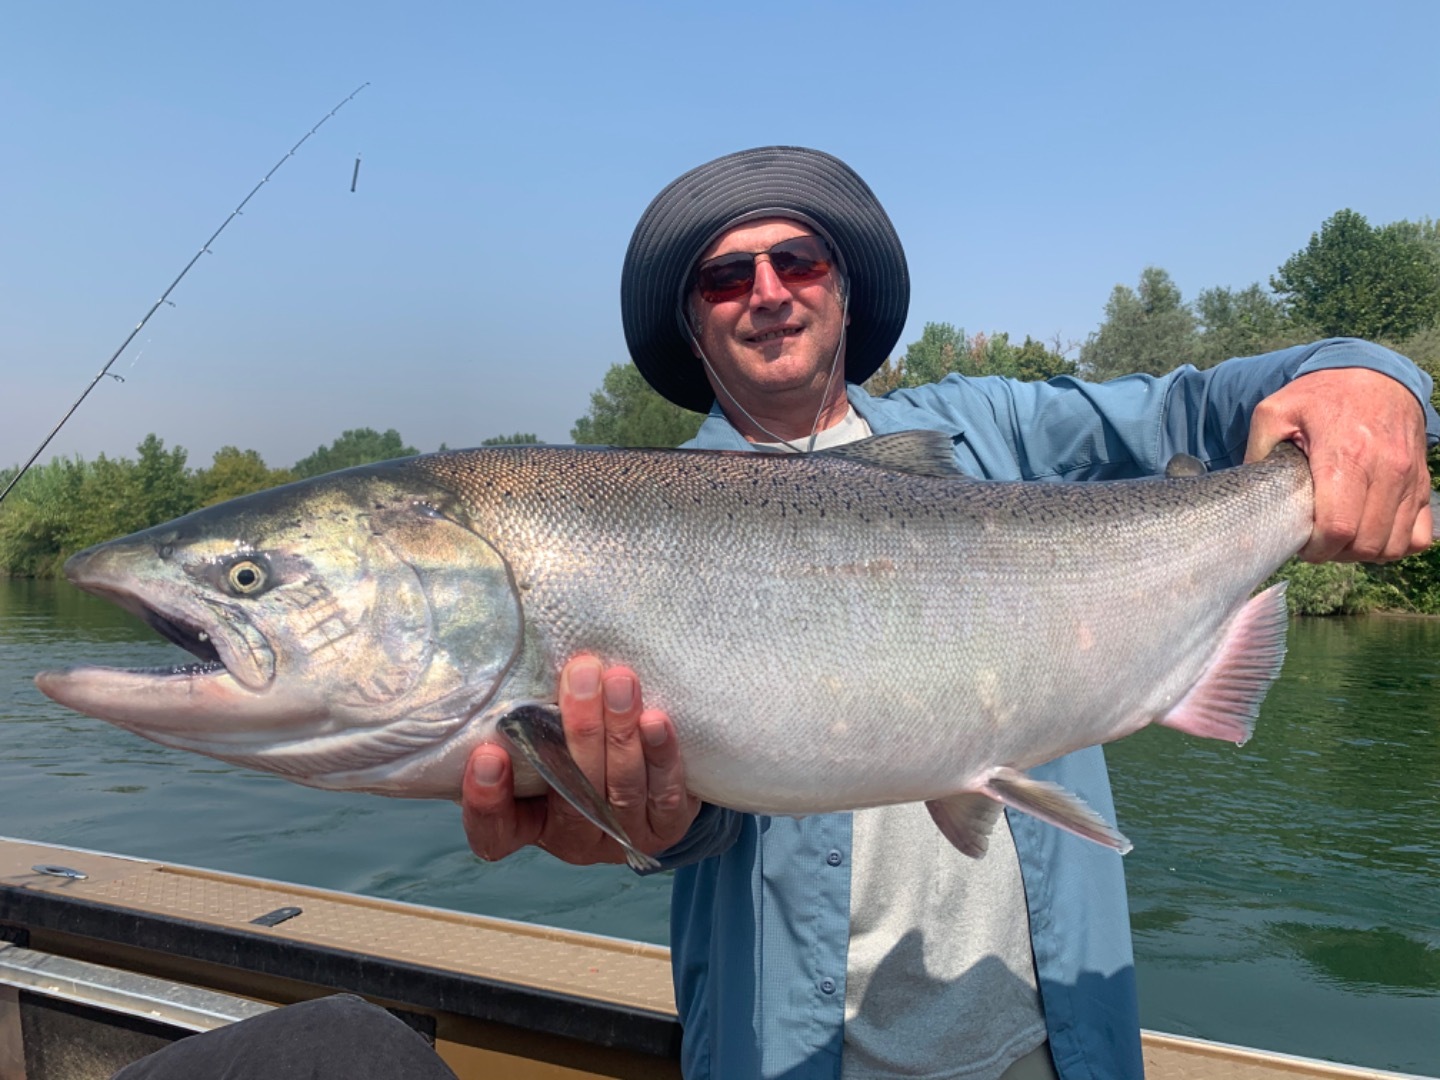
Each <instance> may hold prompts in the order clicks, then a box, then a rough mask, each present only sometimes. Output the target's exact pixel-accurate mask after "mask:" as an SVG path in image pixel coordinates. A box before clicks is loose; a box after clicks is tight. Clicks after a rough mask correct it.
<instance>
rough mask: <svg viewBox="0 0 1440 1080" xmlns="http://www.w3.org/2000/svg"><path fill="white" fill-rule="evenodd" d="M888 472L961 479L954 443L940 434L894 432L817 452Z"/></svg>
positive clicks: (943, 434) (935, 432)
mask: <svg viewBox="0 0 1440 1080" xmlns="http://www.w3.org/2000/svg"><path fill="white" fill-rule="evenodd" d="M817 453H820V454H824V455H825V456H826V457H838V458H846V459H848V460H850V461H859V462H863V463H864V464H866V465H874V466H875V467H876V468H880V469H889V470H890V471H891V472H903V473H914V474H915V475H916V476H963V475H964V474H963V473H962V472H961V471H960V468H959V466H957V465H956V464H955V444H954V443H953V442H952V441H951V439H950V436H949V435H946V434H945V433H944V432H943V431H897V432H894V433H893V434H890V435H872V436H871V437H870V438H868V439H860V440H859V441H857V442H852V443H843V444H842V445H840V446H831V447H827V448H826V449H824V450H820V451H817Z"/></svg>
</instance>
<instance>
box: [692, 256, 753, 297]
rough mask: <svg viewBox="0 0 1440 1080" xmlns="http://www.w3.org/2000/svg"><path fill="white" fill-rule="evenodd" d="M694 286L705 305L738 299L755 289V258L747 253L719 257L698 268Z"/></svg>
mask: <svg viewBox="0 0 1440 1080" xmlns="http://www.w3.org/2000/svg"><path fill="white" fill-rule="evenodd" d="M695 284H696V287H697V288H699V290H700V296H701V297H702V298H703V299H704V300H705V302H706V303H707V304H720V303H724V302H725V301H726V300H735V299H738V298H739V297H741V296H744V295H745V294H746V293H748V292H749V291H750V290H751V289H752V288H754V287H755V256H754V255H753V254H752V253H750V252H748V251H735V252H731V253H730V254H729V255H719V256H717V257H715V258H713V259H711V260H710V261H709V262H707V263H705V264H704V265H702V266H701V267H700V269H699V271H698V272H697V273H696V275H695Z"/></svg>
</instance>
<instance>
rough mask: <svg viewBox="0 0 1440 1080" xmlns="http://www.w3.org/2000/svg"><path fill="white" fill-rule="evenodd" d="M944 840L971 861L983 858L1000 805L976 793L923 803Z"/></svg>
mask: <svg viewBox="0 0 1440 1080" xmlns="http://www.w3.org/2000/svg"><path fill="white" fill-rule="evenodd" d="M925 809H926V810H929V811H930V817H931V818H932V819H934V821H935V824H936V826H938V827H939V829H940V831H941V832H942V833H944V834H945V839H946V840H949V841H950V843H952V844H954V845H955V849H956V850H957V851H959V852H960V853H961V854H962V855H969V856H970V858H972V859H979V858H981V857H982V856H984V854H985V851H986V849H987V848H989V846H990V830H991V829H993V828H994V827H995V819H996V818H998V817H999V816H1000V804H999V803H998V802H996V801H995V800H994V799H992V798H991V797H990V796H989V795H986V794H985V793H983V792H979V791H963V792H961V793H960V794H959V795H951V796H949V797H948V798H944V799H931V800H930V801H929V802H927V803H926V804H925Z"/></svg>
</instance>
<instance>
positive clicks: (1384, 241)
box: [0, 209, 1440, 614]
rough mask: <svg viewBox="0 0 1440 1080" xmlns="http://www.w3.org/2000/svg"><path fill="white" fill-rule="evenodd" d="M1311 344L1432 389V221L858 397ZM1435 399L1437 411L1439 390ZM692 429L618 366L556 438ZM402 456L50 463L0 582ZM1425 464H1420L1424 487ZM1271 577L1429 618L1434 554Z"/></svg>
mask: <svg viewBox="0 0 1440 1080" xmlns="http://www.w3.org/2000/svg"><path fill="white" fill-rule="evenodd" d="M1318 337H1361V338H1366V339H1369V340H1372V341H1379V342H1382V343H1384V344H1387V345H1390V346H1392V347H1394V348H1396V349H1397V350H1398V351H1400V352H1403V353H1405V354H1406V355H1408V356H1410V357H1411V358H1412V359H1413V360H1415V361H1416V362H1417V363H1418V364H1420V366H1421V367H1423V368H1425V369H1426V370H1427V371H1428V372H1429V373H1430V374H1431V376H1432V377H1433V378H1434V379H1435V381H1436V383H1437V385H1440V224H1437V222H1435V221H1432V220H1430V219H1428V218H1427V219H1424V220H1422V221H1419V222H1411V221H1398V222H1393V223H1391V224H1388V225H1383V226H1374V225H1371V224H1370V223H1369V222H1368V221H1367V220H1366V219H1365V217H1364V216H1363V215H1361V214H1358V213H1356V212H1355V211H1353V210H1348V209H1347V210H1341V211H1339V212H1338V213H1336V214H1334V215H1333V216H1332V217H1330V218H1329V219H1328V220H1326V221H1325V222H1324V223H1323V224H1322V225H1321V227H1320V229H1319V231H1318V232H1316V233H1314V234H1313V235H1312V236H1311V237H1310V241H1309V243H1308V244H1307V245H1306V246H1305V247H1303V248H1301V249H1300V250H1298V251H1296V252H1295V253H1294V254H1292V255H1291V256H1290V257H1289V258H1288V259H1286V260H1285V261H1284V262H1283V263H1282V264H1281V265H1280V266H1279V267H1277V269H1276V271H1275V273H1274V274H1273V275H1272V276H1271V277H1270V279H1269V282H1268V287H1267V286H1262V285H1261V284H1260V283H1259V282H1254V283H1252V284H1250V285H1247V286H1245V287H1244V288H1240V289H1234V288H1230V287H1228V286H1225V287H1214V288H1209V289H1204V290H1202V291H1201V292H1200V293H1198V294H1197V295H1196V297H1195V299H1194V300H1193V301H1187V300H1186V299H1185V298H1184V296H1183V295H1182V293H1181V290H1180V289H1179V287H1178V286H1177V285H1176V284H1175V282H1174V280H1173V279H1172V278H1171V277H1170V275H1169V273H1167V272H1166V271H1165V270H1164V269H1162V268H1160V267H1156V266H1149V267H1145V268H1144V269H1143V270H1142V271H1141V273H1140V277H1139V280H1138V282H1137V284H1136V286H1135V287H1133V288H1132V287H1131V286H1129V285H1125V284H1117V285H1116V286H1115V287H1114V289H1113V290H1112V292H1111V294H1110V297H1109V300H1108V301H1107V302H1106V305H1105V317H1104V319H1103V320H1102V321H1101V323H1100V325H1099V326H1098V327H1097V328H1096V330H1095V331H1094V332H1093V333H1091V334H1090V335H1089V336H1088V337H1087V338H1086V340H1085V341H1084V342H1082V343H1073V342H1065V341H1062V340H1058V339H1057V340H1055V341H1051V342H1039V341H1036V340H1034V339H1032V338H1030V337H1028V336H1027V337H1026V338H1025V339H1024V341H1023V342H1020V343H1018V344H1017V343H1016V342H1015V341H1013V340H1012V338H1011V336H1010V334H1008V333H1006V332H1003V331H998V332H991V333H975V334H968V333H966V331H965V330H963V329H961V328H959V327H957V326H955V325H954V324H952V323H946V322H932V323H926V324H925V327H924V330H923V331H922V332H921V335H920V338H919V339H918V340H916V341H913V342H911V343H910V344H908V345H907V346H906V347H905V351H904V352H903V353H902V354H901V355H899V356H896V357H892V358H890V359H889V360H887V361H886V362H885V364H884V365H883V366H882V367H881V368H880V370H879V371H877V372H876V373H875V375H874V376H872V377H871V379H870V380H869V382H867V384H866V387H867V389H869V390H870V391H871V392H873V393H887V392H889V391H892V390H895V389H899V388H903V387H908V386H918V385H922V384H925V383H929V382H934V381H937V380H939V379H942V378H945V377H946V376H948V375H951V374H959V375H964V376H970V377H978V376H986V375H1000V376H1005V377H1009V378H1016V379H1023V380H1029V381H1033V380H1044V379H1051V378H1055V377H1057V376H1061V375H1077V376H1080V377H1082V378H1086V379H1092V380H1103V379H1108V378H1114V377H1116V376H1119V375H1125V374H1130V373H1132V372H1145V373H1148V374H1154V375H1158V374H1163V373H1165V372H1167V371H1170V370H1173V369H1174V368H1176V367H1178V366H1180V365H1182V364H1193V365H1195V366H1196V367H1199V368H1206V367H1210V366H1213V365H1214V364H1217V363H1219V362H1221V361H1222V360H1225V359H1228V358H1230V357H1233V356H1249V355H1254V354H1256V353H1261V352H1267V351H1269V350H1272V349H1278V348H1283V347H1285V346H1287V345H1294V344H1298V343H1301V342H1305V341H1311V340H1314V339H1315V338H1318ZM1432 402H1433V403H1435V404H1437V405H1440V394H1436V395H1434V396H1433V398H1432ZM702 419H703V418H702V417H700V416H698V415H696V414H694V413H691V412H688V411H686V410H684V409H681V408H679V407H678V406H675V405H672V404H670V403H669V402H668V401H666V400H665V399H664V398H662V397H660V395H658V394H657V393H655V391H653V390H652V389H651V388H650V387H649V385H648V384H647V383H646V382H645V380H644V379H643V378H642V377H641V375H640V373H639V371H638V370H637V369H636V368H635V367H634V365H632V364H629V363H620V364H615V365H613V366H611V368H610V369H609V370H608V371H607V372H606V373H605V375H604V378H603V379H602V381H601V385H600V387H599V388H598V389H597V390H595V391H594V392H593V393H592V394H591V397H590V406H589V409H588V410H587V412H586V414H585V415H584V416H582V417H580V418H579V419H577V420H576V421H575V423H574V425H573V426H572V427H571V429H570V438H571V441H572V442H575V443H577V444H580V445H607V446H677V445H679V444H680V443H682V442H685V441H687V440H689V439H691V438H693V437H694V435H695V433H696V431H697V430H698V429H699V426H700V423H701V421H702ZM536 442H539V439H538V438H537V437H536V435H534V434H533V433H529V432H516V433H514V434H511V435H497V436H492V437H490V438H487V439H484V440H482V443H481V445H486V446H493V445H501V444H513V443H536ZM440 448H441V449H442V450H443V449H445V447H444V445H443V444H442V446H441V447H440ZM414 453H416V450H415V448H414V447H412V446H408V445H406V444H405V442H404V440H403V439H402V438H401V437H400V435H399V433H398V432H396V431H395V430H394V429H390V430H388V431H385V432H383V433H382V432H377V431H375V430H373V429H371V428H358V429H354V430H351V431H346V432H344V433H343V434H341V435H340V437H339V438H337V439H335V440H334V441H333V442H332V443H331V444H330V445H328V446H321V447H317V448H316V450H315V451H314V452H313V453H312V454H309V455H307V456H306V457H304V458H302V459H300V460H299V461H297V462H296V463H295V464H294V465H292V466H290V467H289V468H288V469H273V468H270V467H269V466H267V465H266V463H265V462H264V460H263V459H262V458H261V456H260V454H259V453H258V452H257V451H254V450H241V449H239V448H237V447H233V446H227V447H224V448H222V449H220V450H218V451H217V452H216V453H215V456H214V458H213V460H212V462H211V464H210V465H209V466H207V467H205V468H202V469H190V468H189V467H188V466H187V455H186V452H185V450H184V449H183V448H180V447H175V448H172V449H169V450H167V449H166V448H165V445H164V443H163V442H162V441H161V439H160V438H159V437H158V436H156V435H153V434H152V435H149V436H147V437H146V438H145V440H144V441H143V442H142V443H141V444H140V445H139V447H137V457H136V458H135V459H133V460H132V459H129V458H110V457H107V456H106V455H104V454H101V455H100V456H99V457H98V458H96V459H95V460H94V461H89V462H87V461H84V460H82V459H80V458H71V459H59V458H57V459H55V460H54V461H52V462H51V463H50V464H49V465H45V466H41V467H38V468H35V469H32V470H31V472H30V473H29V474H28V475H27V476H26V477H25V479H24V481H23V482H22V483H21V484H20V485H18V486H17V487H16V489H15V491H13V492H12V493H11V495H10V496H9V497H8V498H7V500H6V501H5V503H3V504H0V575H10V576H49V575H52V574H56V573H58V572H59V568H60V566H61V565H62V564H63V562H64V560H65V558H66V557H68V556H69V555H70V554H72V553H73V552H75V551H78V550H80V549H81V548H84V547H87V546H89V545H90V544H93V543H98V542H100V541H102V540H106V539H109V538H111V537H115V536H121V535H124V534H125V533H128V532H133V531H135V530H137V529H141V528H146V527H148V526H150V525H153V524H157V523H159V522H161V521H166V520H169V519H170V518H173V517H177V516H179V515H181V514H184V513H188V512H190V511H191V510H196V509H199V508H201V507H204V506H209V505H213V504H214V503H218V502H223V501H225V500H226V499H231V498H235V497H237V496H239V495H244V494H248V493H250V492H253V491H258V490H261V489H263V488H266V487H271V486H274V485H276V484H282V483H287V482H289V481H291V480H298V479H302V478H305V477H309V476H318V475H320V474H322V473H326V472H331V471H333V470H335V469H341V468H347V467H349V466H352V465H361V464H366V463H368V462H372V461H383V460H388V459H391V458H397V457H404V456H407V455H409V454H414ZM1437 466H1440V459H1437V456H1436V455H1435V454H1433V453H1432V456H1431V471H1432V473H1434V472H1436V471H1437ZM9 475H13V470H11V473H10V474H7V473H5V472H4V471H0V485H3V484H4V483H5V482H7V481H8V479H9ZM1282 573H1283V575H1284V576H1285V577H1287V578H1289V580H1290V582H1291V586H1290V591H1289V595H1290V599H1291V604H1292V608H1294V609H1295V610H1298V611H1303V612H1308V613H1315V614H1331V613H1353V612H1358V611H1365V610H1371V609H1375V608H1385V609H1399V610H1408V611H1419V612H1426V613H1433V614H1440V551H1437V550H1436V549H1432V551H1431V552H1427V553H1425V554H1424V555H1419V556H1414V557H1412V558H1410V559H1405V560H1403V561H1401V562H1399V563H1396V564H1393V565H1391V566H1386V567H1357V566H1349V565H1347V566H1334V565H1331V566H1319V567H1315V566H1307V565H1305V564H1298V563H1297V564H1292V565H1291V566H1289V567H1287V568H1286V569H1285V570H1284V571H1283V572H1282Z"/></svg>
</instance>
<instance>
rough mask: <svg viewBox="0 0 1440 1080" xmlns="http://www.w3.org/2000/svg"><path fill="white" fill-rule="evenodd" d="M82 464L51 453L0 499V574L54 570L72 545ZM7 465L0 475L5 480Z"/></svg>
mask: <svg viewBox="0 0 1440 1080" xmlns="http://www.w3.org/2000/svg"><path fill="white" fill-rule="evenodd" d="M84 470H85V466H84V463H83V462H81V461H80V460H79V459H78V458H76V459H73V460H69V461H67V460H63V459H61V458H55V459H54V460H52V461H51V462H50V464H48V465H37V466H35V467H34V468H32V469H31V470H30V471H29V472H28V473H26V474H25V476H24V477H23V478H22V479H21V481H20V483H18V484H16V485H15V488H14V490H12V491H11V492H10V494H9V495H8V496H6V498H5V501H4V502H3V503H0V574H4V575H6V576H8V577H52V576H55V575H58V574H59V572H60V567H61V565H62V564H63V563H64V561H65V559H66V557H67V556H68V555H69V554H70V552H71V551H73V550H78V549H75V548H73V547H71V543H72V541H71V534H72V532H73V524H72V518H73V515H74V511H75V508H76V507H77V506H78V505H79V502H78V499H79V495H80V489H81V485H82V483H83V480H84ZM13 475H14V471H13V470H12V471H11V472H10V473H9V475H7V476H6V477H5V482H6V483H9V480H10V476H13Z"/></svg>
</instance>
